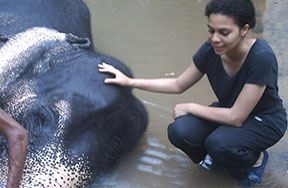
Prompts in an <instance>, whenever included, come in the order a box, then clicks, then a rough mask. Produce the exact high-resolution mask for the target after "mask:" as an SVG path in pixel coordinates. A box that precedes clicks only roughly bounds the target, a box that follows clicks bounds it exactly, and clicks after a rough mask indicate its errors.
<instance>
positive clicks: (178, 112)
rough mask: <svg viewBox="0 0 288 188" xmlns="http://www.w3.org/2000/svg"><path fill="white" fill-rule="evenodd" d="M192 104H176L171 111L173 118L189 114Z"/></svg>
mask: <svg viewBox="0 0 288 188" xmlns="http://www.w3.org/2000/svg"><path fill="white" fill-rule="evenodd" d="M192 106H193V103H184V104H177V105H176V106H175V108H174V111H173V118H174V120H176V119H177V118H179V117H181V116H185V115H187V114H189V112H190V110H189V109H190V108H191V107H192Z"/></svg>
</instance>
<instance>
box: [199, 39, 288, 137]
mask: <svg viewBox="0 0 288 188" xmlns="http://www.w3.org/2000/svg"><path fill="white" fill-rule="evenodd" d="M193 61H194V63H195V65H196V67H197V68H198V69H199V70H200V71H201V72H204V73H206V75H207V77H208V80H209V82H210V84H211V86H212V89H213V91H214V93H215V95H216V97H217V99H218V101H219V103H220V106H221V107H232V106H233V104H234V102H235V101H236V99H237V97H238V96H239V94H240V92H241V90H242V88H243V86H244V85H245V84H246V83H250V84H257V85H266V89H265V91H264V94H263V96H262V97H261V99H260V100H259V102H258V103H257V105H256V106H255V108H254V109H253V111H252V112H251V114H252V115H261V116H262V117H263V116H264V118H266V119H268V120H270V121H272V122H277V123H275V124H277V125H275V126H276V127H277V128H278V130H280V132H281V133H283V134H284V132H285V130H286V126H287V122H286V112H285V109H284V107H283V104H282V100H281V99H280V97H279V94H278V85H277V80H278V65H277V60H276V56H275V54H274V52H273V50H272V49H271V48H270V46H269V45H268V44H267V43H266V42H265V41H263V40H260V39H257V40H256V42H255V43H254V44H253V46H252V47H251V49H250V51H249V53H248V55H247V57H246V59H245V61H244V63H243V64H242V67H241V68H240V70H239V71H238V72H237V73H236V74H235V75H234V76H229V75H228V74H227V73H226V71H225V70H224V67H223V64H222V61H221V57H220V56H219V55H217V54H216V53H215V51H214V49H213V47H212V45H211V43H210V41H206V42H205V43H204V44H203V45H202V46H201V47H200V48H199V50H198V51H197V52H196V53H195V54H194V56H193ZM274 117H275V118H276V119H275V118H274ZM279 118H280V119H279ZM279 120H281V122H283V123H281V125H279ZM282 120H283V121H282ZM273 124H274V123H273Z"/></svg>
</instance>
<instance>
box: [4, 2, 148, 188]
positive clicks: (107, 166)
mask: <svg viewBox="0 0 288 188" xmlns="http://www.w3.org/2000/svg"><path fill="white" fill-rule="evenodd" d="M0 3H1V6H0V108H2V109H3V110H4V111H5V112H7V113H8V114H9V115H10V116H11V117H13V118H14V119H15V120H16V121H18V122H19V123H20V124H21V125H23V127H24V128H26V129H27V130H28V131H29V147H28V154H27V159H26V164H25V168H24V172H23V175H22V181H21V187H28V188H30V187H45V188H46V187H87V186H89V184H91V182H92V181H94V180H95V179H97V177H99V175H101V174H103V173H107V172H109V170H111V169H112V168H113V167H115V166H116V165H117V162H119V160H120V159H121V157H122V156H123V154H124V153H127V152H129V151H130V150H131V149H132V148H133V147H134V146H135V145H136V144H137V143H138V141H139V140H140V139H141V138H142V136H143V135H144V133H145V131H146V129H147V124H148V114H147V111H146V108H145V106H144V105H143V103H142V102H141V101H140V100H139V99H138V98H137V97H136V96H134V94H133V92H132V89H131V88H128V87H121V86H117V85H107V84H105V83H104V79H106V78H108V77H111V75H109V74H105V73H100V72H99V71H98V64H99V63H102V62H103V61H104V62H107V63H109V64H111V65H113V66H115V67H117V68H118V69H120V70H121V71H123V72H124V73H125V74H127V75H128V76H131V77H132V76H133V75H132V73H131V71H130V69H129V68H128V67H127V66H126V65H125V64H124V63H122V62H121V61H119V60H117V59H115V58H113V57H111V56H108V55H106V54H102V53H99V52H97V51H96V50H95V48H94V45H93V42H92V35H91V26H90V13H89V9H88V8H87V6H86V5H85V3H84V2H83V1H81V0H24V1H23V0H0ZM7 172H8V145H7V140H6V138H5V137H3V136H2V135H1V136H0V187H4V186H5V184H4V183H5V181H6V178H7Z"/></svg>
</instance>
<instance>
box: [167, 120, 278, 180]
mask: <svg viewBox="0 0 288 188" xmlns="http://www.w3.org/2000/svg"><path fill="white" fill-rule="evenodd" d="M282 136H283V135H280V134H279V133H277V131H275V130H274V129H272V128H271V126H267V125H265V121H263V120H262V119H260V118H259V117H255V116H250V117H248V119H247V120H246V121H245V122H244V123H243V125H242V127H240V128H237V127H233V126H227V125H221V124H217V123H213V122H209V121H206V120H203V119H200V118H198V117H195V116H192V115H186V116H183V117H180V118H178V119H176V120H175V122H174V123H172V124H170V125H169V127H168V138H169V140H170V142H171V143H172V144H173V145H175V146H176V147H177V148H179V149H181V150H182V151H183V152H185V153H186V154H187V155H188V156H189V157H190V158H191V159H192V161H193V162H194V163H199V162H200V161H202V160H203V159H204V157H205V156H206V154H207V153H208V154H209V155H210V156H211V157H212V158H213V161H215V162H216V163H218V164H221V165H223V166H224V167H226V168H227V170H228V172H229V173H230V174H231V175H232V177H234V178H236V179H241V178H244V177H247V176H248V174H249V171H250V169H251V167H252V166H253V164H254V163H255V162H256V161H257V159H258V158H259V155H260V152H261V151H265V150H266V149H267V148H268V147H270V146H272V145H274V144H275V143H276V142H277V141H279V140H280V138H281V137H282Z"/></svg>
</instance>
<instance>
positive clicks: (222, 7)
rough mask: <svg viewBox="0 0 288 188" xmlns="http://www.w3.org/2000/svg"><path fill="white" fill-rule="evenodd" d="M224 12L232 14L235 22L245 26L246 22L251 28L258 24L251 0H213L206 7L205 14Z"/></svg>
mask: <svg viewBox="0 0 288 188" xmlns="http://www.w3.org/2000/svg"><path fill="white" fill-rule="evenodd" d="M210 14H222V15H226V16H231V17H233V18H234V19H235V23H236V24H237V25H238V26H239V27H240V28H243V27H244V26H245V25H246V24H248V25H249V29H252V28H254V27H255V25H256V18H255V8H254V5H253V3H252V1H251V0H211V1H210V2H209V3H208V4H207V5H206V8H205V16H207V17H208V18H209V16H210Z"/></svg>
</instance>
